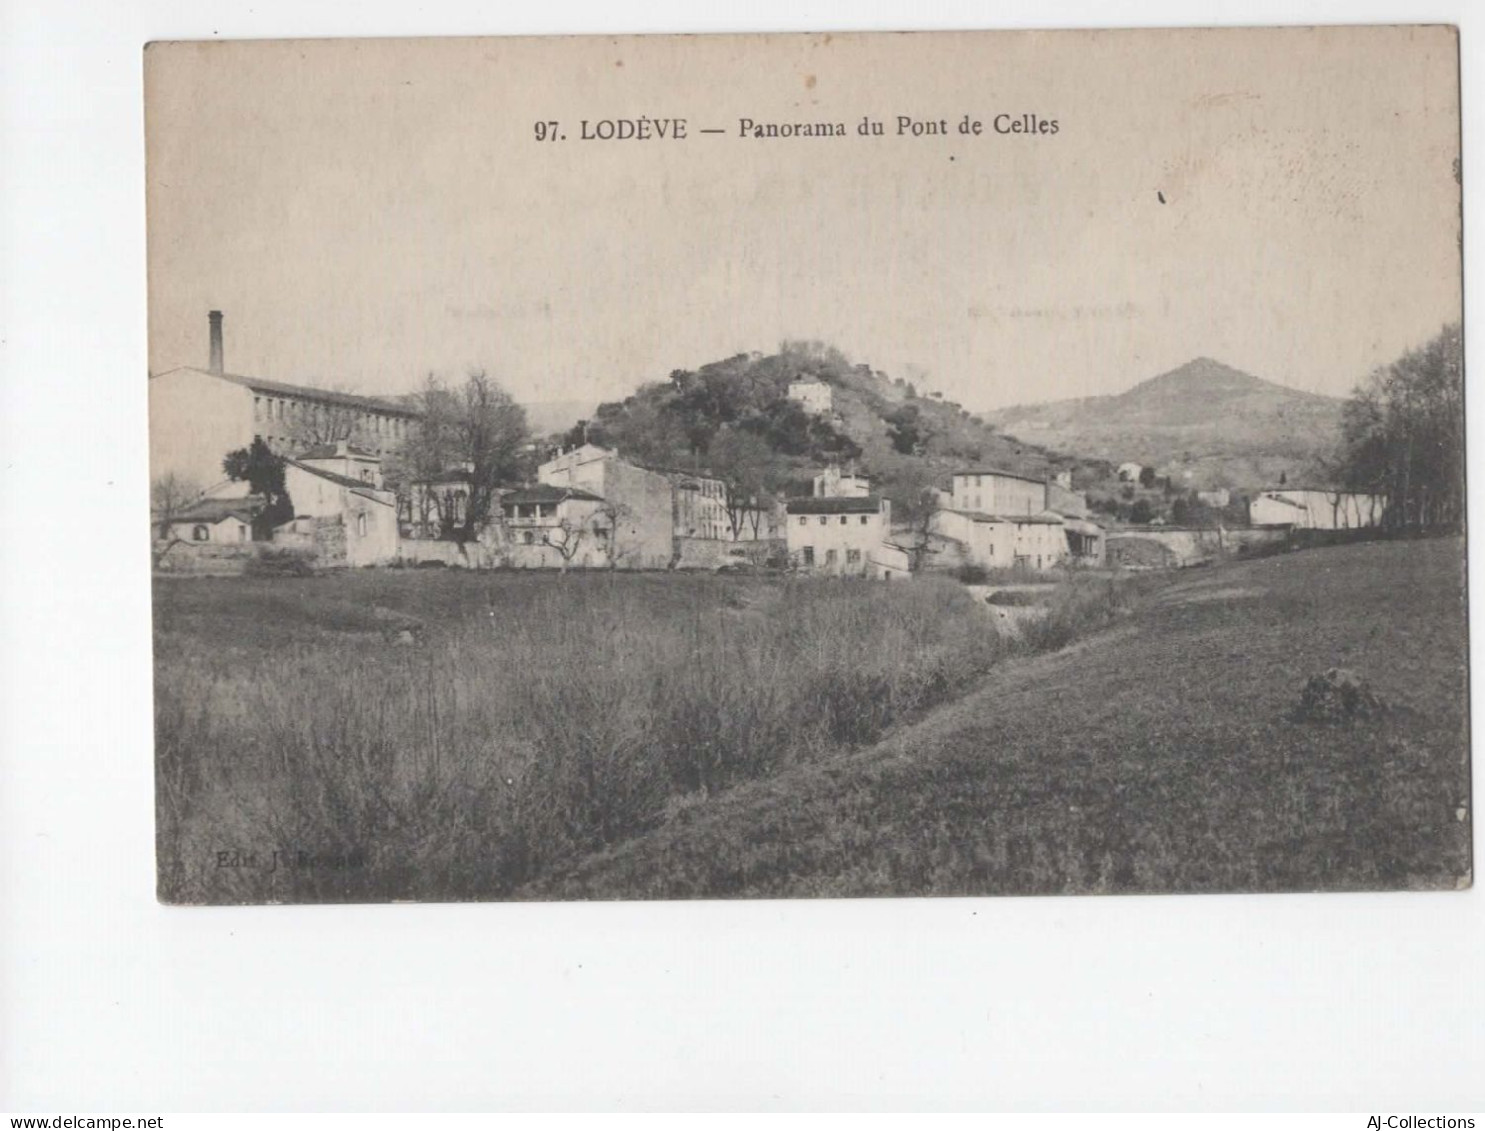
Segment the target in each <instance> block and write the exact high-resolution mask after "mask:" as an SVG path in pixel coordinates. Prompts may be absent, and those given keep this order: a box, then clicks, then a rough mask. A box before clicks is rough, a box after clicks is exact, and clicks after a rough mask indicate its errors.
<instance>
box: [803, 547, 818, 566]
mask: <svg viewBox="0 0 1485 1131" xmlns="http://www.w3.org/2000/svg"><path fill="white" fill-rule="evenodd" d="M799 556H800V559H801V560H802V561H803V562H804V564H805V565H807V566H812V565H814V564H815V548H814V547H813V546H806V547H805V548H804V549H802V550H800V551H799Z"/></svg>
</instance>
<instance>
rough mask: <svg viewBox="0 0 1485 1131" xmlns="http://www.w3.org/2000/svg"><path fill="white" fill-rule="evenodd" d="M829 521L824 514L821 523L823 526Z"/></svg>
mask: <svg viewBox="0 0 1485 1131" xmlns="http://www.w3.org/2000/svg"><path fill="white" fill-rule="evenodd" d="M829 521H830V520H829V519H828V518H826V517H825V516H824V515H823V514H822V515H821V516H820V525H821V526H824V525H825V524H826V523H827V522H829Z"/></svg>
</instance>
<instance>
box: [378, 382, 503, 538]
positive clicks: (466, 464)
mask: <svg viewBox="0 0 1485 1131" xmlns="http://www.w3.org/2000/svg"><path fill="white" fill-rule="evenodd" d="M417 400H418V407H419V409H420V410H421V414H422V418H421V420H420V421H419V423H418V425H417V427H415V428H414V429H413V432H412V435H411V436H410V437H409V438H408V441H407V443H405V444H404V445H403V448H402V452H401V454H400V456H399V457H398V458H397V459H396V460H394V461H391V464H390V467H389V468H384V471H389V472H390V475H389V478H390V480H391V481H392V483H393V484H394V485H395V486H396V487H397V488H398V489H399V490H402V491H406V490H409V489H410V488H411V487H412V486H413V485H415V484H419V483H425V484H426V483H440V482H444V481H445V480H446V479H447V478H448V476H449V473H450V470H451V469H458V476H459V478H460V479H461V480H463V481H464V482H465V483H466V484H467V490H468V493H467V495H465V496H464V499H463V503H464V508H463V515H462V516H460V518H459V520H458V521H456V522H448V521H445V523H444V525H445V526H446V527H447V528H449V530H450V533H451V534H452V536H453V538H454V540H455V541H457V542H459V543H461V544H464V543H468V542H472V541H474V540H475V539H476V538H478V537H479V533H480V530H481V529H483V527H484V526H485V524H486V523H487V522H488V521H489V518H490V512H491V510H492V508H493V507H494V505H495V502H496V501H497V499H498V496H499V490H500V488H501V487H503V486H507V485H509V484H512V483H514V482H516V481H517V480H518V479H519V477H520V471H521V449H522V446H523V445H524V444H525V443H526V440H527V438H528V432H527V428H526V412H525V410H524V409H523V408H521V406H520V405H518V404H516V403H515V401H513V400H511V398H510V394H508V393H507V392H506V391H505V390H504V389H503V388H501V387H500V385H499V384H497V383H496V382H495V381H494V380H492V379H491V378H490V377H488V376H487V375H486V374H485V372H484V371H483V370H476V371H475V372H473V373H471V374H470V375H469V377H468V378H467V379H466V380H465V382H464V384H463V385H461V386H458V387H450V386H448V385H445V384H444V383H443V382H442V381H440V380H439V379H438V378H437V377H435V376H432V375H430V376H429V378H428V380H427V382H426V383H425V384H424V386H423V389H422V391H421V392H420V393H419V394H418V398H417ZM445 517H446V518H447V516H445Z"/></svg>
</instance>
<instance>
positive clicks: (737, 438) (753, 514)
mask: <svg viewBox="0 0 1485 1131" xmlns="http://www.w3.org/2000/svg"><path fill="white" fill-rule="evenodd" d="M707 459H708V460H709V461H710V462H711V465H712V471H713V474H715V475H716V476H717V477H718V478H719V479H721V481H722V489H723V495H722V508H723V510H724V511H725V512H726V514H727V528H728V530H729V532H730V533H731V534H732V540H733V541H734V542H736V541H738V540H739V539H740V538H741V537H742V533H743V529H744V528H745V527H747V528H749V529H751V531H752V534H753V537H754V539H756V538H757V537H758V529H759V523H760V522H761V520H762V517H763V505H764V504H763V500H764V499H765V498H766V497H767V496H768V494H769V492H770V490H771V488H772V487H773V486H774V485H775V477H776V474H777V472H776V462H777V461H776V459H775V457H774V453H773V449H772V448H770V447H769V445H768V442H767V441H766V440H764V439H763V438H762V437H761V436H758V435H756V434H754V433H752V432H748V431H744V430H742V429H737V428H723V429H721V430H720V431H719V432H718V433H717V435H716V436H715V437H714V438H713V440H712V443H711V446H710V448H708V449H707Z"/></svg>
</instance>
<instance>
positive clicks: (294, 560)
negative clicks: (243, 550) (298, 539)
mask: <svg viewBox="0 0 1485 1131" xmlns="http://www.w3.org/2000/svg"><path fill="white" fill-rule="evenodd" d="M314 573H315V568H314V554H313V553H312V552H309V551H305V550H291V549H288V548H287V547H276V546H263V547H261V548H259V550H258V552H257V553H256V554H255V555H254V556H253V557H251V558H249V559H248V561H247V562H246V563H245V564H244V566H243V574H244V576H247V577H313V576H314Z"/></svg>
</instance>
